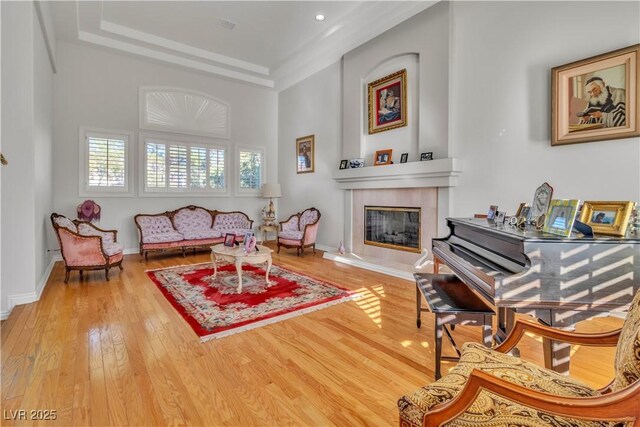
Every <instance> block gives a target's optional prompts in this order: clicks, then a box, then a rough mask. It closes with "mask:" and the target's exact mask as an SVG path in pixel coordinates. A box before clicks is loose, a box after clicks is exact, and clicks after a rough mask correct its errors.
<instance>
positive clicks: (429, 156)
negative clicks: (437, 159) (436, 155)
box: [420, 151, 433, 162]
mask: <svg viewBox="0 0 640 427" xmlns="http://www.w3.org/2000/svg"><path fill="white" fill-rule="evenodd" d="M426 160H433V152H431V151H429V152H426V153H421V154H420V161H421V162H424V161H426Z"/></svg>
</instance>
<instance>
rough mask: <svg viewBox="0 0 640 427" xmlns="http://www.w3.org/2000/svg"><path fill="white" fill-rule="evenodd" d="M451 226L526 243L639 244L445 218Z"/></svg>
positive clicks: (638, 238) (623, 239)
mask: <svg viewBox="0 0 640 427" xmlns="http://www.w3.org/2000/svg"><path fill="white" fill-rule="evenodd" d="M447 221H450V222H451V223H453V224H463V225H467V226H470V227H477V228H479V229H484V230H491V231H492V232H494V233H496V234H498V235H504V236H505V237H506V238H509V239H518V240H527V241H532V242H535V241H541V242H549V243H553V242H559V243H560V242H584V243H591V242H598V243H605V244H606V243H611V244H619V243H640V236H631V235H630V234H629V233H627V235H626V236H625V237H616V236H603V235H596V236H592V237H587V236H583V235H581V234H579V233H575V232H572V233H571V236H569V237H564V236H560V235H557V234H550V233H544V232H542V231H538V230H536V229H535V227H533V226H527V227H526V228H525V229H523V230H521V229H519V228H517V227H514V226H511V225H509V224H506V223H505V224H497V223H491V222H489V221H487V220H486V219H483V218H447Z"/></svg>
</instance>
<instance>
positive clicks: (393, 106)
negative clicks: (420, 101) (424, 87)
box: [368, 69, 407, 134]
mask: <svg viewBox="0 0 640 427" xmlns="http://www.w3.org/2000/svg"><path fill="white" fill-rule="evenodd" d="M368 93H369V97H368V107H369V134H373V133H378V132H384V131H387V130H391V129H396V128H399V127H402V126H406V125H407V70H406V69H402V70H400V71H397V72H395V73H393V74H389V75H388V76H385V77H383V78H381V79H378V80H376V81H374V82H371V83H369V85H368Z"/></svg>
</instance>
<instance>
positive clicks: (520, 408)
mask: <svg viewBox="0 0 640 427" xmlns="http://www.w3.org/2000/svg"><path fill="white" fill-rule="evenodd" d="M639 305H640V291H638V292H637V293H636V295H635V298H634V299H633V302H632V303H631V308H630V309H629V313H628V315H627V318H626V320H625V322H624V325H623V327H622V328H621V329H618V330H615V331H611V332H606V333H599V334H579V333H573V332H567V331H562V330H558V329H554V328H551V327H548V326H543V325H541V324H538V323H534V322H532V321H526V320H521V319H518V320H517V321H516V324H515V326H514V328H513V330H512V331H511V334H510V335H509V336H508V337H507V338H506V339H505V341H504V342H503V343H502V344H500V345H499V346H498V347H496V348H495V349H494V350H492V349H488V348H486V347H483V346H481V345H479V344H476V343H467V344H465V345H464V346H463V350H462V355H461V357H460V362H459V363H458V365H456V366H455V367H453V368H452V369H451V370H450V372H449V373H448V374H447V375H444V376H443V377H442V378H440V379H439V380H438V381H436V382H434V383H432V384H429V385H427V386H425V387H422V388H421V389H418V390H416V391H414V392H413V393H410V394H408V395H405V396H403V397H402V398H400V400H399V401H398V409H399V411H400V426H442V425H446V426H465V427H471V426H474V427H477V426H487V427H488V426H507V425H508V426H512V425H513V426H516V425H517V426H544V425H549V426H581V427H582V426H610V427H613V426H622V425H626V426H631V425H633V426H640V381H639V380H638V379H639V378H640V307H639ZM525 333H534V334H536V335H539V336H542V337H546V338H549V339H553V340H556V341H564V342H568V343H572V344H580V345H587V346H602V347H604V346H610V347H612V346H617V349H616V356H615V377H614V379H613V381H611V383H610V384H608V385H607V386H605V387H603V388H602V389H599V390H596V389H593V388H591V387H589V386H587V385H585V384H582V383H581V382H580V381H578V380H575V379H573V378H571V377H567V376H565V375H562V374H559V373H557V372H554V371H551V370H548V369H545V368H541V367H538V366H536V365H535V364H533V363H531V362H527V361H525V360H522V359H520V358H517V357H513V356H509V355H507V354H505V353H507V352H509V351H511V350H512V349H513V348H514V347H515V346H516V344H517V343H518V341H519V340H520V338H522V336H523V335H524V334H525ZM625 422H626V423H625Z"/></svg>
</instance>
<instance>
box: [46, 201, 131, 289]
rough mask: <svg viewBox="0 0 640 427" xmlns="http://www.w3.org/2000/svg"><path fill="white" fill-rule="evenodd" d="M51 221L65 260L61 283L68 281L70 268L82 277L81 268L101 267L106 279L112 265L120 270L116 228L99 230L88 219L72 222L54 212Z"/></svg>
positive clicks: (119, 251) (119, 249) (119, 248)
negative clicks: (64, 272) (77, 271)
mask: <svg viewBox="0 0 640 427" xmlns="http://www.w3.org/2000/svg"><path fill="white" fill-rule="evenodd" d="M51 224H53V229H54V230H55V232H56V236H57V237H58V243H59V244H60V252H61V253H62V259H63V260H64V265H65V270H66V274H65V276H64V283H68V282H69V273H70V272H71V270H79V271H80V277H82V272H83V271H84V270H102V269H104V271H105V277H106V278H107V280H109V269H110V268H111V267H116V266H118V267H119V268H120V270H122V251H123V248H122V246H120V245H119V244H118V243H116V241H117V234H118V232H117V231H116V230H102V229H100V228H98V227H96V226H95V225H93V224H91V223H90V222H86V221H77V220H76V221H71V220H70V219H69V218H67V217H65V216H63V215H58V214H57V213H53V214H51Z"/></svg>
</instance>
